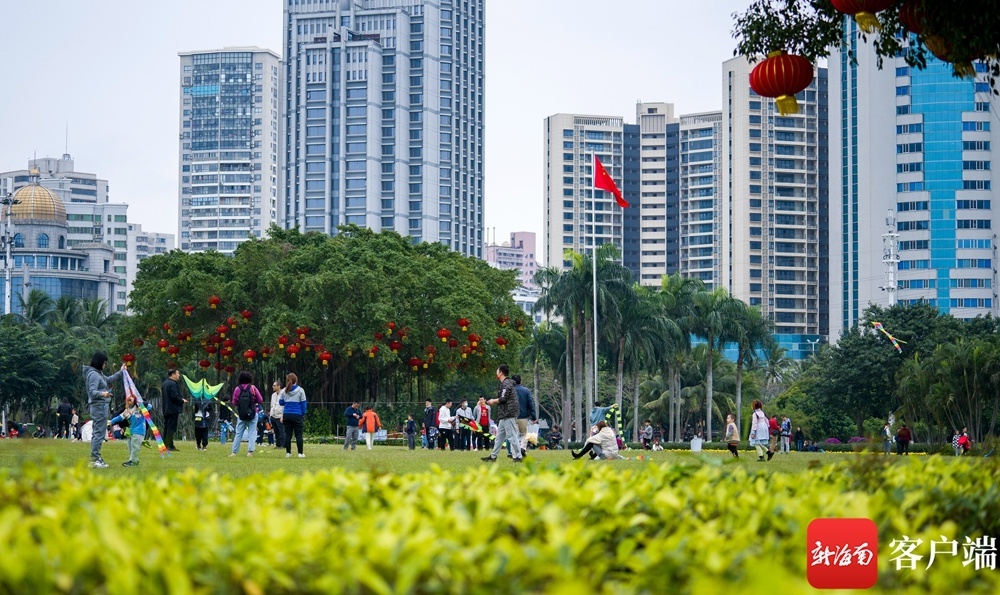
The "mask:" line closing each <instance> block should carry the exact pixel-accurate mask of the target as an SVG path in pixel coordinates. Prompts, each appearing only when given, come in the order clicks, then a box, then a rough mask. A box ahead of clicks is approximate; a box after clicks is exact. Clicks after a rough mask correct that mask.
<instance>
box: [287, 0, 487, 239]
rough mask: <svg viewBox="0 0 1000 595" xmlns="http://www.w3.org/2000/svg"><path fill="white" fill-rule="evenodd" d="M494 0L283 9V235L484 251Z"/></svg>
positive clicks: (293, 1) (369, 0)
mask: <svg viewBox="0 0 1000 595" xmlns="http://www.w3.org/2000/svg"><path fill="white" fill-rule="evenodd" d="M484 5H485V2H484V0H463V1H461V2H459V1H457V0H440V1H433V2H432V1H429V0H316V1H315V2H310V3H305V2H300V1H298V0H286V2H285V9H284V17H285V23H284V25H285V31H284V48H285V56H286V58H285V59H286V69H285V73H286V77H285V80H284V85H285V94H284V97H285V103H284V106H283V108H282V109H283V112H282V117H283V122H284V130H283V134H284V137H285V153H284V155H283V160H284V161H283V166H282V169H283V175H284V180H283V186H284V196H283V198H282V204H281V208H280V216H281V218H282V221H283V223H284V225H285V226H286V227H294V226H298V227H299V228H300V229H302V230H303V231H319V232H324V233H329V234H333V233H336V231H337V226H340V225H345V224H356V225H359V226H363V227H368V228H371V229H373V230H376V231H378V230H383V229H391V230H395V231H397V232H399V233H400V234H402V235H409V236H411V237H412V238H413V239H414V240H415V241H427V242H440V243H442V244H445V245H447V246H449V247H451V248H452V249H454V250H456V251H458V252H460V253H462V254H466V255H469V256H475V257H478V258H482V256H483V78H484V75H485V70H484V60H485V55H484V52H483V49H484V48H483V46H484V43H485V37H484V23H485V22H484V15H483V11H484Z"/></svg>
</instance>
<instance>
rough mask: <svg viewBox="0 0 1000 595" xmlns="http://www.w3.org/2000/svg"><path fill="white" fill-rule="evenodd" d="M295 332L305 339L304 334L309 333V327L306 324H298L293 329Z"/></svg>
mask: <svg viewBox="0 0 1000 595" xmlns="http://www.w3.org/2000/svg"><path fill="white" fill-rule="evenodd" d="M295 333H296V334H298V336H299V339H305V338H306V335H308V334H309V327H308V326H300V327H299V328H297V329H295Z"/></svg>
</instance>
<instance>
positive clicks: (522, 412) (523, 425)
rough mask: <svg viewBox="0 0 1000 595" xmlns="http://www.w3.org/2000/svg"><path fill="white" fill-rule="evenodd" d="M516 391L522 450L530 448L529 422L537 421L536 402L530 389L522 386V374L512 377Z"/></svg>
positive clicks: (518, 426)
mask: <svg viewBox="0 0 1000 595" xmlns="http://www.w3.org/2000/svg"><path fill="white" fill-rule="evenodd" d="M511 379H512V380H513V381H514V390H515V391H516V392H517V431H518V433H519V435H520V436H521V450H522V451H523V450H525V449H526V448H527V447H528V421H529V420H531V421H534V419H535V400H534V399H532V398H531V391H530V390H528V387H526V386H521V376H520V374H514V375H513V376H511ZM511 454H513V453H511Z"/></svg>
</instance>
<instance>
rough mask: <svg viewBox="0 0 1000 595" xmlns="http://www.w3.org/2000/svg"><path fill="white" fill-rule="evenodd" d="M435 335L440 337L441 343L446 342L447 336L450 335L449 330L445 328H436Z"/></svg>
mask: <svg viewBox="0 0 1000 595" xmlns="http://www.w3.org/2000/svg"><path fill="white" fill-rule="evenodd" d="M437 336H438V337H440V338H441V342H442V343H447V342H448V337H450V336H451V331H449V330H448V329H446V328H443V329H438V332H437Z"/></svg>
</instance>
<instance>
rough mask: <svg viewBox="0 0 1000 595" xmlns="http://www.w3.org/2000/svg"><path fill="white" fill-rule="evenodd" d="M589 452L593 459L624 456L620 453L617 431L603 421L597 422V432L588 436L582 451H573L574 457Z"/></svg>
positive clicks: (577, 457) (576, 457)
mask: <svg viewBox="0 0 1000 595" xmlns="http://www.w3.org/2000/svg"><path fill="white" fill-rule="evenodd" d="M571 452H572V451H571ZM588 452H589V453H590V458H591V459H597V458H602V459H621V458H624V457H622V456H621V455H619V454H618V439H617V438H616V437H615V431H614V430H612V429H611V426H609V425H608V424H606V423H605V422H603V421H599V422H597V433H596V434H594V435H593V436H591V437H590V438H587V442H586V443H585V444H584V445H583V449H582V450H580V452H573V458H574V459H579V458H580V457H582V456H583V455H585V454H587V453H588Z"/></svg>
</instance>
